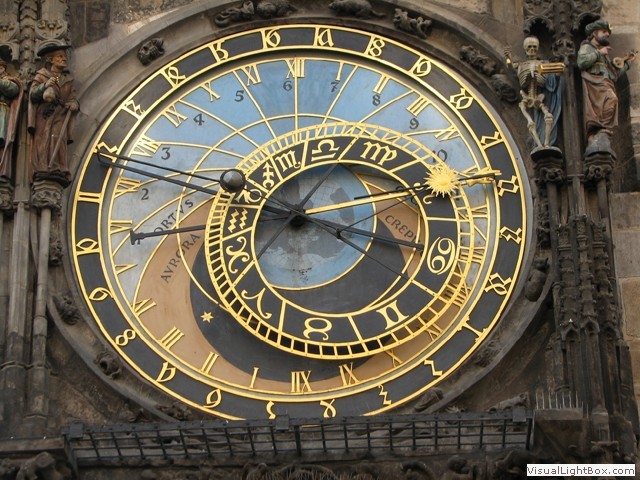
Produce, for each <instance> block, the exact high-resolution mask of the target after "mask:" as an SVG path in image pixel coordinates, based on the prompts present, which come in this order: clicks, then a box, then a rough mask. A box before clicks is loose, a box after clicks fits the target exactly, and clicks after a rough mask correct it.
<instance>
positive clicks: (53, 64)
mask: <svg viewBox="0 0 640 480" xmlns="http://www.w3.org/2000/svg"><path fill="white" fill-rule="evenodd" d="M68 48H69V46H68V45H60V44H49V45H46V46H45V47H43V48H41V49H40V50H39V51H38V55H39V56H40V57H42V58H44V62H45V67H44V68H41V69H40V70H38V71H37V72H36V74H35V76H34V78H33V82H32V84H31V89H30V90H29V112H28V114H29V118H28V131H29V133H31V134H32V135H33V146H32V148H31V167H32V169H33V178H34V180H39V179H50V180H55V181H57V182H58V183H60V184H61V185H62V186H65V187H66V186H67V185H68V184H69V182H70V180H71V174H70V172H69V167H68V164H67V144H68V143H71V142H72V141H73V140H72V132H73V127H74V120H75V117H76V114H77V113H78V110H79V108H80V104H79V103H78V100H77V99H76V93H75V89H74V86H73V77H72V76H71V75H69V71H68V69H67V67H68V57H67V49H68Z"/></svg>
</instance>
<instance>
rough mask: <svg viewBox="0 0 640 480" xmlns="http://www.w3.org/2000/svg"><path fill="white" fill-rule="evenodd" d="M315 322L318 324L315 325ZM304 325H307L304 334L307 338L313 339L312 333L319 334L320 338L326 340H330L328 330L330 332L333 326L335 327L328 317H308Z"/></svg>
mask: <svg viewBox="0 0 640 480" xmlns="http://www.w3.org/2000/svg"><path fill="white" fill-rule="evenodd" d="M313 324H316V325H315V326H314V325H313ZM318 324H320V325H318ZM304 326H305V330H304V333H303V335H304V337H305V338H306V339H308V340H311V335H313V334H317V335H319V336H320V340H321V341H325V342H326V341H327V340H329V333H328V332H330V331H331V328H333V325H332V324H331V322H330V321H329V320H327V319H326V318H320V317H311V318H307V319H306V320H305V321H304ZM317 335H316V336H317Z"/></svg>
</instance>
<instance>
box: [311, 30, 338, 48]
mask: <svg viewBox="0 0 640 480" xmlns="http://www.w3.org/2000/svg"><path fill="white" fill-rule="evenodd" d="M313 46H314V47H333V36H332V34H331V29H330V28H324V27H316V31H315V35H314V38H313Z"/></svg>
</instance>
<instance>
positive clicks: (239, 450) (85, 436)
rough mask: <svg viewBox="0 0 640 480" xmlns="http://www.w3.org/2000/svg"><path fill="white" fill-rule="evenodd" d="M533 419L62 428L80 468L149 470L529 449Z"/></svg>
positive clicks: (521, 414) (443, 417)
mask: <svg viewBox="0 0 640 480" xmlns="http://www.w3.org/2000/svg"><path fill="white" fill-rule="evenodd" d="M532 425H533V415H532V413H531V412H528V411H525V410H524V409H520V408H519V409H515V410H514V411H513V412H499V413H456V414H428V415H427V414H425V415H396V416H375V417H347V418H340V419H322V420H321V419H308V418H307V419H299V418H296V419H293V418H292V419H289V418H286V417H285V418H283V419H282V418H281V419H277V420H273V421H270V420H251V421H248V420H247V421H244V420H242V421H241V420H234V421H225V420H210V421H199V422H178V423H166V424H157V423H141V424H126V425H107V426H86V425H83V424H79V423H76V424H72V425H70V426H68V427H67V428H65V429H64V431H63V437H64V440H65V447H66V449H67V452H68V454H69V456H70V457H71V460H72V462H73V463H75V464H77V465H78V466H88V465H107V464H115V465H117V464H124V463H125V462H126V464H127V465H132V464H135V463H137V462H140V463H141V464H144V463H146V462H149V461H152V460H157V459H165V460H168V459H178V458H180V459H193V458H202V457H213V456H215V457H216V458H217V459H220V458H223V457H224V458H227V459H228V460H229V463H234V459H235V461H239V460H240V461H241V460H242V459H244V460H246V459H247V458H248V457H260V458H265V457H273V456H278V455H293V456H313V457H314V458H318V457H319V456H321V455H335V454H338V455H344V454H349V453H362V452H370V453H376V452H379V453H385V452H387V453H394V454H396V453H407V454H411V453H412V452H413V453H414V454H415V453H416V452H417V451H419V452H420V453H421V454H428V453H448V452H454V451H461V450H475V449H484V450H489V451H495V450H501V449H505V448H526V449H528V448H529V445H530V438H531V433H532Z"/></svg>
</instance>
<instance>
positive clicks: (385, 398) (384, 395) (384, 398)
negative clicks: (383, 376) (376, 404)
mask: <svg viewBox="0 0 640 480" xmlns="http://www.w3.org/2000/svg"><path fill="white" fill-rule="evenodd" d="M378 388H379V389H380V393H378V395H380V396H381V397H382V405H384V406H385V407H388V406H389V405H391V404H392V403H393V402H392V401H391V400H389V392H388V391H386V390H385V389H384V385H378Z"/></svg>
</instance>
